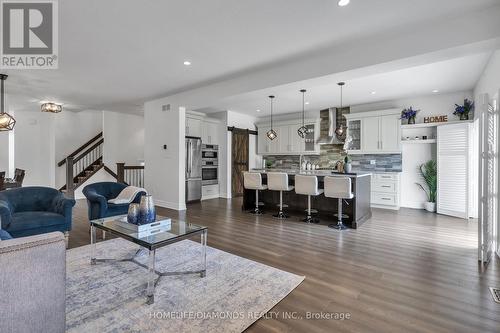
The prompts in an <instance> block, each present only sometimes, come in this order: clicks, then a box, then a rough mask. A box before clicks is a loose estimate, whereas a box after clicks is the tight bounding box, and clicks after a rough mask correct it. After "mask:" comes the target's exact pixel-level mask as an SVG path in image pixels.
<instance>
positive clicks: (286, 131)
mask: <svg viewBox="0 0 500 333" xmlns="http://www.w3.org/2000/svg"><path fill="white" fill-rule="evenodd" d="M299 121H300V122H299ZM257 126H258V138H257V140H258V144H257V153H258V154H260V155H299V154H310V155H315V154H319V145H318V144H317V143H316V141H317V139H318V132H319V131H317V129H318V128H319V120H318V121H314V120H310V119H309V120H307V121H306V125H305V126H306V127H307V129H308V131H307V133H306V137H305V138H301V137H300V136H299V135H298V132H297V130H298V129H299V127H300V126H302V121H301V120H290V121H282V122H275V126H273V127H274V128H273V129H274V131H275V132H276V134H277V135H278V137H277V138H276V139H274V140H273V141H271V140H269V138H268V137H267V132H268V131H269V130H270V129H271V127H270V126H268V124H261V125H259V124H258V125H257Z"/></svg>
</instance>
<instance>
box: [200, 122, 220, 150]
mask: <svg viewBox="0 0 500 333" xmlns="http://www.w3.org/2000/svg"><path fill="white" fill-rule="evenodd" d="M219 125H220V124H219V123H218V122H215V121H212V120H204V121H203V124H202V135H201V142H202V143H203V144H208V145H218V144H219V141H218V140H217V138H218V136H219V133H218V132H219Z"/></svg>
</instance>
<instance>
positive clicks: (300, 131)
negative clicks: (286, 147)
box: [297, 89, 307, 139]
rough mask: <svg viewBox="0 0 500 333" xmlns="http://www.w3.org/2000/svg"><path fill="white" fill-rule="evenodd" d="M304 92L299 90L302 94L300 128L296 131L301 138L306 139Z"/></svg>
mask: <svg viewBox="0 0 500 333" xmlns="http://www.w3.org/2000/svg"><path fill="white" fill-rule="evenodd" d="M306 91H307V90H305V89H302V90H300V92H301V93H302V126H301V127H299V129H298V130H297V134H298V135H299V136H300V137H301V138H302V139H304V138H305V137H306V134H307V127H306V125H305V120H304V119H305V112H306V111H305V94H306Z"/></svg>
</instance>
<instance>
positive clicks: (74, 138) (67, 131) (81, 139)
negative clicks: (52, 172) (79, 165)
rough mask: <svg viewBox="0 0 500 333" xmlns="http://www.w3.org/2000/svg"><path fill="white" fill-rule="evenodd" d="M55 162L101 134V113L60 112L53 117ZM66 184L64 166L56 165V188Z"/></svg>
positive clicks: (88, 111) (90, 111) (86, 111)
mask: <svg viewBox="0 0 500 333" xmlns="http://www.w3.org/2000/svg"><path fill="white" fill-rule="evenodd" d="M54 119H55V136H56V143H55V145H56V146H55V147H56V148H55V162H56V163H58V162H59V161H61V160H62V159H64V158H66V156H68V155H69V154H71V153H72V152H74V151H75V150H76V149H77V148H78V147H80V146H81V145H83V144H84V143H85V142H87V141H88V140H90V139H91V138H93V137H94V136H96V135H97V134H98V133H99V132H102V111H93V110H85V111H81V112H61V113H58V114H57V115H55V117H54ZM65 183H66V165H63V166H61V167H58V166H57V164H56V188H60V187H61V186H63V185H64V184H65Z"/></svg>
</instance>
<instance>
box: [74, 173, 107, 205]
mask: <svg viewBox="0 0 500 333" xmlns="http://www.w3.org/2000/svg"><path fill="white" fill-rule="evenodd" d="M99 182H116V179H115V177H113V176H112V175H110V174H109V173H108V172H107V171H106V170H104V168H102V169H101V170H99V171H97V172H96V173H95V174H94V175H93V176H92V177H91V178H90V179H88V180H87V181H86V182H84V183H83V184H82V185H81V186H80V187H78V188H77V189H76V190H75V199H85V196H84V195H83V193H82V191H83V189H84V188H85V186H87V185H90V184H94V183H99Z"/></svg>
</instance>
